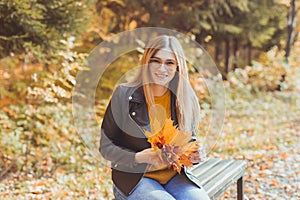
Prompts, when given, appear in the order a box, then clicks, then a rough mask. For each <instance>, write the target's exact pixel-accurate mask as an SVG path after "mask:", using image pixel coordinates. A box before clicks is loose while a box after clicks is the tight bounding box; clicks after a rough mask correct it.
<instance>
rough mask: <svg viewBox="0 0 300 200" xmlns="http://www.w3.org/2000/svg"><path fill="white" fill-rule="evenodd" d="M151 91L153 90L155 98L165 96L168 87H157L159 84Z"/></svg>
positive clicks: (152, 87)
mask: <svg viewBox="0 0 300 200" xmlns="http://www.w3.org/2000/svg"><path fill="white" fill-rule="evenodd" d="M151 89H152V93H153V96H155V97H159V96H162V95H164V94H165V93H166V91H167V90H168V88H167V87H164V86H162V85H157V84H153V85H152V86H151Z"/></svg>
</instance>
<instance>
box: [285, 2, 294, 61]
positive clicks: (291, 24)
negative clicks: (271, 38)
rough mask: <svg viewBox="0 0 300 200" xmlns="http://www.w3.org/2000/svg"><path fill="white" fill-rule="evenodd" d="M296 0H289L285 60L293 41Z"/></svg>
mask: <svg viewBox="0 0 300 200" xmlns="http://www.w3.org/2000/svg"><path fill="white" fill-rule="evenodd" d="M295 4H296V1H295V0H291V1H290V7H289V13H288V40H287V43H286V48H285V57H286V60H288V57H289V55H290V51H291V48H292V45H293V41H294V38H295V31H294V29H295V27H296V20H295V17H296V5H295Z"/></svg>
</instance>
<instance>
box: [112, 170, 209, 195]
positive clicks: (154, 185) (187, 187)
mask: <svg viewBox="0 0 300 200" xmlns="http://www.w3.org/2000/svg"><path fill="white" fill-rule="evenodd" d="M113 189H114V195H115V198H116V200H209V197H208V195H207V193H206V192H205V190H204V189H203V188H199V187H198V186H197V185H195V184H194V183H193V182H191V181H190V180H189V179H188V178H187V177H186V176H185V175H184V174H177V175H175V176H174V177H173V178H172V179H171V180H170V181H169V182H168V183H167V184H165V185H161V184H160V183H159V182H157V181H156V180H153V179H151V178H146V177H143V178H142V179H141V181H140V182H139V183H138V185H137V186H136V188H135V189H134V190H133V192H132V193H131V194H130V195H129V196H128V197H126V196H125V195H124V194H123V193H122V192H121V191H120V190H119V189H118V188H117V187H116V186H114V188H113Z"/></svg>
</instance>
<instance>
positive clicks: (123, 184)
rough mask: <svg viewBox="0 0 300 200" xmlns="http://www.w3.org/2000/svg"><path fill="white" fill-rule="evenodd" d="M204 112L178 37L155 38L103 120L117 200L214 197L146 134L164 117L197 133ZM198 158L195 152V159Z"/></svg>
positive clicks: (102, 147)
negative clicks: (162, 153)
mask: <svg viewBox="0 0 300 200" xmlns="http://www.w3.org/2000/svg"><path fill="white" fill-rule="evenodd" d="M157 105H159V106H157ZM156 108H163V110H164V111H165V112H163V114H159V115H160V116H158V115H157V114H155V113H161V112H157V110H161V109H156ZM199 114H200V108H199V104H198V100H197V97H196V95H195V93H194V91H193V90H192V88H191V86H190V83H189V81H188V69H187V64H186V60H185V56H184V53H183V49H182V47H181V45H180V43H179V41H178V40H177V39H176V38H175V37H173V36H166V35H162V36H158V37H156V38H154V39H153V40H152V41H150V42H149V44H148V45H147V46H146V48H145V51H144V54H143V56H142V59H141V69H140V71H139V73H138V75H137V76H136V78H135V80H134V81H133V82H131V83H127V84H123V85H119V86H118V87H117V88H116V89H115V91H114V94H113V96H112V98H111V101H110V103H109V105H108V107H107V110H106V112H105V115H104V118H103V123H102V127H101V139H100V152H101V154H102V155H103V157H104V158H105V159H107V160H109V161H111V163H112V180H113V183H114V195H115V197H116V199H128V200H132V199H134V200H139V199H145V200H147V199H149V200H154V199H163V200H168V199H189V200H192V199H209V197H208V196H207V194H206V193H205V191H204V189H203V188H202V187H201V186H200V183H199V181H198V180H197V179H196V178H195V177H194V176H193V175H192V174H190V173H188V171H187V170H186V168H185V167H183V168H182V170H181V173H180V174H178V173H177V172H176V171H174V170H173V169H170V168H168V167H167V166H166V165H165V164H164V162H163V161H162V160H161V158H160V156H158V154H157V152H155V151H154V150H153V149H152V148H151V145H150V143H148V142H147V136H145V133H144V132H145V130H147V131H151V128H153V126H151V124H153V120H154V118H155V117H160V118H161V116H163V118H171V119H172V120H173V125H174V126H177V127H178V129H184V130H186V131H190V132H193V135H194V133H195V131H196V129H197V123H198V122H199V120H200V116H199ZM162 124H163V123H162ZM194 136H195V135H194ZM199 161H200V155H199V153H197V152H195V153H194V155H193V162H199ZM150 169H152V170H150Z"/></svg>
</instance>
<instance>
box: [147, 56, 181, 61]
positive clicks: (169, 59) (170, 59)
mask: <svg viewBox="0 0 300 200" xmlns="http://www.w3.org/2000/svg"><path fill="white" fill-rule="evenodd" d="M151 58H156V59H159V60H162V59H161V58H160V57H156V56H153V57H151ZM166 61H174V62H176V60H174V59H173V58H168V59H166Z"/></svg>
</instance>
